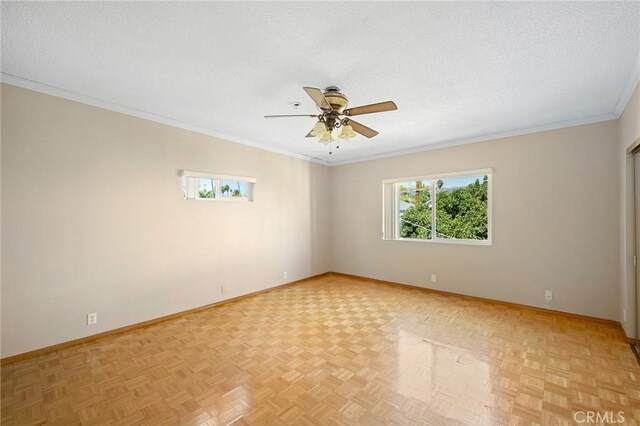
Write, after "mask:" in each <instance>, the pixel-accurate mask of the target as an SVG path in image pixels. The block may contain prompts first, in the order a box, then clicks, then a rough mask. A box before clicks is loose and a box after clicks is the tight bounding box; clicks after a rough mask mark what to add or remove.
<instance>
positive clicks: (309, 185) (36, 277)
mask: <svg viewBox="0 0 640 426" xmlns="http://www.w3.org/2000/svg"><path fill="white" fill-rule="evenodd" d="M1 97H2V134H1V136H2V165H1V167H2V169H1V170H2V192H1V193H2V265H3V268H2V288H1V292H2V314H1V315H2V316H1V320H2V357H6V356H10V355H14V354H17V353H21V352H25V351H29V350H32V349H36V348H40V347H43V346H47V345H51V344H55V343H59V342H63V341H67V340H70V339H75V338H79V337H82V336H86V335H90V334H95V333H98V332H101V331H105V330H109V329H113V328H117V327H121V326H125V325H128V324H133V323H137V322H140V321H144V320H148V319H151V318H156V317H159V316H162V315H167V314H170V313H174V312H178V311H182V310H186V309H189V308H193V307H197V306H202V305H205V304H208V303H212V302H216V301H219V300H222V299H226V298H231V297H234V296H239V295H242V294H245V293H250V292H254V291H257V290H261V289H265V288H268V287H272V286H275V285H278V284H282V283H283V282H285V280H283V272H284V271H287V272H288V280H286V281H293V280H297V279H300V278H304V277H308V276H310V275H314V274H318V273H322V272H326V271H328V270H329V266H330V265H329V238H328V234H327V230H328V229H329V223H328V207H327V203H328V195H327V191H328V190H329V169H328V168H327V167H325V166H321V165H317V164H313V163H309V162H307V161H304V160H300V159H294V158H291V157H287V156H283V155H280V154H274V153H271V152H267V151H264V150H260V149H255V148H251V147H247V146H243V145H239V144H235V143H231V142H226V141H223V140H220V139H216V138H213V137H209V136H204V135H200V134H196V133H192V132H188V131H184V130H180V129H176V128H172V127H168V126H165V125H161V124H157V123H154V122H150V121H146V120H142V119H138V118H133V117H130V116H126V115H123V114H119V113H114V112H110V111H107V110H104V109H99V108H95V107H91V106H87V105H83V104H79V103H75V102H71V101H67V100H63V99H60V98H56V97H51V96H47V95H43V94H40V93H36V92H33V91H28V90H24V89H20V88H16V87H13V86H7V85H3V86H2V93H1ZM179 169H188V170H201V171H210V172H216V173H223V174H231V175H239V176H253V177H255V178H257V180H258V183H257V185H256V192H255V202H254V203H215V202H203V201H186V200H184V199H182V196H181V187H180V179H179V178H178V170H179ZM221 285H225V286H226V288H227V292H226V293H225V294H220V286H221ZM93 311H97V312H98V315H99V322H98V325H96V326H87V325H85V324H86V314H87V313H89V312H93Z"/></svg>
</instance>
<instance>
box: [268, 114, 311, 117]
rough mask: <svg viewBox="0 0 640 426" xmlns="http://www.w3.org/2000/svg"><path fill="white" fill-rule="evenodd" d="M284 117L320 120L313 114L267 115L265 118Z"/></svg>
mask: <svg viewBox="0 0 640 426" xmlns="http://www.w3.org/2000/svg"><path fill="white" fill-rule="evenodd" d="M283 117H313V118H318V116H317V115H313V114H284V115H265V116H264V118H283Z"/></svg>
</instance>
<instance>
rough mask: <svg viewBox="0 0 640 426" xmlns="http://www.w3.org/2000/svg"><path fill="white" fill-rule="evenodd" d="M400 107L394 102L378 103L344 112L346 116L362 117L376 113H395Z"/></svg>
mask: <svg viewBox="0 0 640 426" xmlns="http://www.w3.org/2000/svg"><path fill="white" fill-rule="evenodd" d="M397 109H398V106H397V105H396V104H395V102H393V101H386V102H378V103H377V104H370V105H362V106H359V107H353V108H349V109H345V110H344V115H351V116H352V115H362V114H371V113H374V112H385V111H395V110H397Z"/></svg>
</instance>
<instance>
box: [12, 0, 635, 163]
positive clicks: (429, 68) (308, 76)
mask: <svg viewBox="0 0 640 426" xmlns="http://www.w3.org/2000/svg"><path fill="white" fill-rule="evenodd" d="M1 7H2V10H1V11H2V34H1V35H2V64H1V65H2V66H1V68H2V73H3V79H4V80H5V81H7V79H12V81H22V82H23V83H25V82H27V83H28V81H31V84H33V85H37V83H41V87H45V86H44V85H47V86H49V87H50V88H51V87H52V88H57V89H62V90H64V91H67V92H68V93H73V94H76V95H84V96H87V97H89V98H93V99H94V100H97V101H99V102H101V103H103V104H104V105H112V106H118V107H119V108H120V109H121V110H125V111H134V110H135V111H136V112H137V113H140V114H142V115H145V114H146V115H149V114H154V115H155V116H157V117H163V118H164V119H166V120H167V121H171V122H176V123H181V124H183V125H184V126H186V127H191V128H199V129H202V130H205V131H209V132H211V133H213V134H219V135H224V136H227V137H229V138H231V139H232V140H238V141H245V142H249V143H254V144H261V145H262V146H265V147H268V148H270V149H274V150H280V151H286V152H290V153H296V154H300V155H304V156H309V157H312V158H316V159H321V160H323V161H329V162H332V163H340V162H349V161H354V160H358V159H362V158H369V157H371V156H376V155H384V154H388V153H391V152H400V151H407V150H412V149H418V148H419V147H425V146H436V145H438V146H442V145H443V144H448V143H455V142H457V141H466V140H473V139H479V138H483V137H486V136H488V135H496V134H504V133H510V132H511V133H514V132H520V131H523V130H526V129H532V128H544V127H545V126H547V127H549V126H553V125H557V123H559V122H566V121H570V122H581V121H582V122H584V121H590V120H597V119H598V117H600V119H602V118H606V117H609V118H611V117H613V114H612V113H614V111H615V109H616V104H617V103H618V101H619V100H620V98H621V97H623V95H624V92H625V87H626V86H627V85H628V83H629V81H630V78H631V76H632V74H633V72H634V67H635V68H637V58H638V52H639V51H640V3H639V2H620V3H616V2H603V3H600V2H567V3H563V2H544V3H526V2H487V3H479V2H475V3H462V2H441V3H424V2H420V3H418V2H411V3H398V2H395V3H390V2H374V3H368V2H367V3H364V2H341V3H326V2H322V3H316V2H295V3H292V2H282V3H280V2H279V3H272V2H260V3H254V2H251V3H248V2H224V3H221V2H216V3H162V2H123V3H120V2H119V3H109V2H95V3H82V2H78V3H75V2H69V3H49V2H42V3H31V2H2V6H1ZM34 82H35V83H34ZM328 85H337V86H339V87H340V88H341V89H342V90H343V92H344V93H345V94H346V95H347V96H348V97H349V99H350V102H351V103H350V105H351V106H356V105H361V104H367V103H372V102H378V101H385V100H389V99H391V100H394V101H395V102H396V103H397V105H398V108H399V109H398V111H394V112H388V113H382V114H372V115H368V116H361V117H360V119H359V121H360V122H361V123H363V124H365V125H367V126H370V127H373V128H374V129H376V130H378V131H379V132H380V135H379V136H377V137H376V138H373V139H370V140H368V139H365V138H364V137H358V138H356V139H355V140H352V141H350V142H349V143H348V144H344V145H343V146H342V147H341V149H340V150H339V151H338V152H334V154H333V155H331V156H329V154H328V149H327V148H326V147H325V146H323V145H321V144H319V143H317V142H315V141H314V140H312V139H305V138H304V136H305V134H306V133H307V132H308V131H309V130H310V129H311V127H312V126H313V120H312V119H311V118H293V119H279V120H266V119H264V118H263V115H264V114H281V113H294V110H293V107H292V106H291V104H290V103H291V102H292V101H301V102H302V106H301V107H300V108H299V109H298V110H297V113H315V108H314V106H313V104H312V102H311V101H310V99H308V98H307V97H306V94H305V93H304V92H303V91H302V86H313V87H321V88H323V87H325V86H328Z"/></svg>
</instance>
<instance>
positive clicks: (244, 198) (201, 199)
mask: <svg viewBox="0 0 640 426" xmlns="http://www.w3.org/2000/svg"><path fill="white" fill-rule="evenodd" d="M185 200H187V201H208V202H219V201H221V202H224V203H226V202H229V201H231V202H245V203H249V202H251V200H249V199H248V198H247V197H229V198H185Z"/></svg>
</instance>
